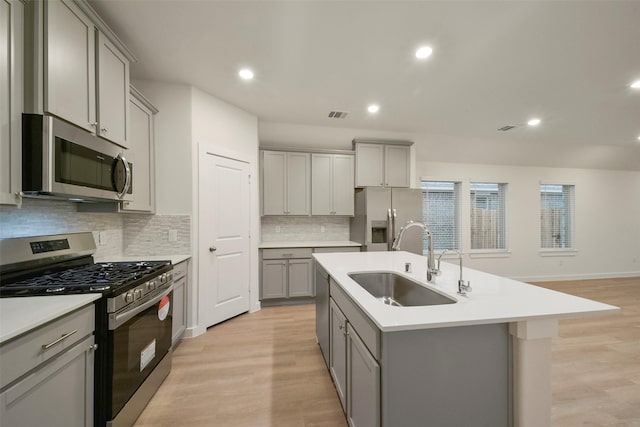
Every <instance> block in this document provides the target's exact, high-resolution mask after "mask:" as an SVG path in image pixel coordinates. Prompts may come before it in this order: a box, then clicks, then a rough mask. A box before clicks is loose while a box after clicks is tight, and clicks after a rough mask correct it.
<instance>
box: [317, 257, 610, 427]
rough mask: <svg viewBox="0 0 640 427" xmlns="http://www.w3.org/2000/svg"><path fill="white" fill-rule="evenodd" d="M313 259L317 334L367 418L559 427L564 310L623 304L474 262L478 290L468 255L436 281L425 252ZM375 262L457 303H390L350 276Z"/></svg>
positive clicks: (340, 384)
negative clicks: (466, 288)
mask: <svg viewBox="0 0 640 427" xmlns="http://www.w3.org/2000/svg"><path fill="white" fill-rule="evenodd" d="M314 258H315V261H316V276H315V277H316V279H315V280H316V289H317V291H318V308H319V310H320V312H319V313H318V316H317V318H318V320H317V321H318V322H319V324H318V325H317V335H318V340H319V342H320V344H321V348H322V350H323V355H324V356H325V360H326V361H327V364H328V366H329V370H330V373H331V375H332V377H333V379H334V383H335V384H336V389H337V391H338V395H339V396H340V398H341V402H342V404H343V407H344V409H345V412H346V413H347V418H348V419H349V421H350V422H351V423H353V424H356V425H358V422H359V421H360V422H362V421H363V420H366V425H372V426H373V425H382V426H394V427H396V426H403V425H406V426H411V425H423V424H425V423H427V424H429V425H431V424H432V425H438V426H444V425H451V426H455V425H491V426H501V425H504V426H510V425H516V426H536V427H538V426H548V425H550V414H551V385H550V376H551V338H552V337H553V336H555V335H556V334H557V328H558V319H559V318H562V317H570V316H583V315H588V314H596V313H609V312H612V311H616V310H618V308H617V307H614V306H610V305H607V304H601V303H598V302H595V301H590V300H586V299H584V298H579V297H574V296H571V295H566V294H563V293H560V292H555V291H551V290H548V289H543V288H540V287H536V286H532V285H528V284H525V283H522V282H518V281H514V280H510V279H507V278H503V277H498V276H495V275H491V274H487V273H483V272H480V271H476V270H472V269H468V268H464V269H463V277H464V279H465V280H469V281H470V282H471V286H472V288H473V291H472V292H470V293H468V294H467V295H466V296H461V295H458V294H457V293H456V292H457V290H458V279H459V274H460V273H459V268H458V265H457V264H452V263H445V262H443V263H442V265H441V267H440V269H441V271H442V274H441V275H440V276H437V277H436V279H435V283H428V284H427V283H426V280H425V278H426V258H425V257H421V256H418V255H415V254H412V253H408V252H362V253H348V254H314ZM407 263H409V264H410V266H409V270H410V272H405V270H406V264H407ZM374 271H392V272H397V273H399V274H401V275H403V276H405V277H407V278H410V279H413V280H416V281H419V282H421V284H422V285H424V286H426V287H427V288H430V289H433V290H435V291H436V292H438V293H441V294H444V295H447V296H449V297H450V298H453V299H455V303H452V304H444V305H431V306H414V307H394V306H389V305H386V304H383V303H382V302H381V301H379V300H378V299H376V298H375V297H374V296H373V295H371V294H370V293H369V292H367V291H366V290H365V289H364V288H363V287H361V286H360V285H359V284H358V283H356V282H355V281H354V280H353V279H352V278H351V277H349V273H361V272H374ZM323 287H324V288H326V292H323V291H322V290H321V288H323ZM323 295H324V296H325V297H326V299H327V300H328V301H327V303H326V304H324V303H323ZM325 306H326V310H328V313H327V314H326V315H325V314H324V310H325V308H324V307H325ZM327 329H328V332H327V334H326V335H327V336H328V344H329V345H326V344H325V345H323V341H324V340H325V339H324V338H323V336H324V335H325V334H324V332H323V331H327ZM343 353H344V355H343ZM343 358H344V360H345V362H344V363H343V362H342V360H343ZM343 365H344V366H343ZM367 408H369V409H367ZM421 423H422V424H421Z"/></svg>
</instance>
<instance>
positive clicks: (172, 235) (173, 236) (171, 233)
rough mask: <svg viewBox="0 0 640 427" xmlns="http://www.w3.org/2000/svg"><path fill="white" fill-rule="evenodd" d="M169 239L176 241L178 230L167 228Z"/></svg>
mask: <svg viewBox="0 0 640 427" xmlns="http://www.w3.org/2000/svg"><path fill="white" fill-rule="evenodd" d="M169 241H170V242H177V241H178V230H169Z"/></svg>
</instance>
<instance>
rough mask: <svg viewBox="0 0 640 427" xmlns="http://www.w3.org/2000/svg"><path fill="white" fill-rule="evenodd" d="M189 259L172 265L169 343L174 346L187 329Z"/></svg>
mask: <svg viewBox="0 0 640 427" xmlns="http://www.w3.org/2000/svg"><path fill="white" fill-rule="evenodd" d="M188 268H189V261H188V260H186V261H182V262H180V263H178V264H176V265H174V266H173V314H172V316H173V317H172V319H171V321H172V326H171V329H172V334H171V345H172V346H173V347H175V346H176V345H177V344H178V343H179V342H180V340H181V339H182V336H183V335H184V331H186V329H187V301H188V295H189V293H188V284H189V276H188Z"/></svg>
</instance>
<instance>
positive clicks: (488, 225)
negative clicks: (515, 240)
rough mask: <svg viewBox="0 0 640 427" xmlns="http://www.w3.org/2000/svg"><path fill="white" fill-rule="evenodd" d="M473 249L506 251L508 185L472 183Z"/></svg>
mask: <svg viewBox="0 0 640 427" xmlns="http://www.w3.org/2000/svg"><path fill="white" fill-rule="evenodd" d="M470 190H471V191H470V193H471V249H506V248H507V245H506V242H507V239H506V226H505V223H506V213H505V210H506V209H505V206H506V203H505V193H506V190H507V184H498V183H490V182H472V183H471V186H470Z"/></svg>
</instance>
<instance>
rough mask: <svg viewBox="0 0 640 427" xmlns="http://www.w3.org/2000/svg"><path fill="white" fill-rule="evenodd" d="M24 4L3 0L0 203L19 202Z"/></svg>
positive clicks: (0, 3)
mask: <svg viewBox="0 0 640 427" xmlns="http://www.w3.org/2000/svg"><path fill="white" fill-rule="evenodd" d="M22 32H23V5H22V1H20V0H0V93H1V94H2V96H1V97H0V204H12V205H15V204H18V202H19V197H18V193H19V192H20V190H21V189H22V188H21V186H22V184H21V173H22V172H21V158H22V157H21V148H22V120H21V117H22V90H21V88H22V76H23V70H22V65H23V62H22V58H23V43H22Z"/></svg>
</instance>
